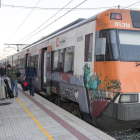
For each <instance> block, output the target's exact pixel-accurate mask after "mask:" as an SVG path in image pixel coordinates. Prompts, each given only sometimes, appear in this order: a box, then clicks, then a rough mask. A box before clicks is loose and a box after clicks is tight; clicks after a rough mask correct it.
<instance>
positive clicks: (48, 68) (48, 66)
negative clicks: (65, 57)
mask: <svg viewBox="0 0 140 140" xmlns="http://www.w3.org/2000/svg"><path fill="white" fill-rule="evenodd" d="M46 71H50V56H49V54H48V53H47V55H46Z"/></svg>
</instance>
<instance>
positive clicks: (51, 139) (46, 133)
mask: <svg viewBox="0 0 140 140" xmlns="http://www.w3.org/2000/svg"><path fill="white" fill-rule="evenodd" d="M16 99H17V101H18V102H19V103H20V105H21V106H22V107H23V108H24V110H25V111H26V112H27V113H28V114H29V116H30V117H31V118H32V119H33V120H34V122H35V123H36V124H37V125H38V127H39V128H40V129H41V130H42V131H43V133H44V134H45V135H46V136H47V137H48V139H49V140H53V138H52V137H51V136H50V135H49V133H48V132H47V131H46V130H45V129H44V128H43V126H42V125H41V124H40V123H39V122H38V120H37V119H36V118H35V117H34V116H33V115H32V114H31V113H30V111H29V110H28V109H27V108H26V107H25V106H24V105H23V103H22V102H21V101H20V100H19V99H18V98H16Z"/></svg>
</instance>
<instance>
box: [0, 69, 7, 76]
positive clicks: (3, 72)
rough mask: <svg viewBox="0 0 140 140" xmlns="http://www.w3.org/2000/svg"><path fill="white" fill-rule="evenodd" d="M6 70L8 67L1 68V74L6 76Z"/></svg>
mask: <svg viewBox="0 0 140 140" xmlns="http://www.w3.org/2000/svg"><path fill="white" fill-rule="evenodd" d="M6 71H7V70H6V68H5V69H4V68H1V72H0V73H1V76H4V75H5V74H6Z"/></svg>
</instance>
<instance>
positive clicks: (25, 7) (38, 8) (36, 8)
mask: <svg viewBox="0 0 140 140" xmlns="http://www.w3.org/2000/svg"><path fill="white" fill-rule="evenodd" d="M1 6H2V7H10V8H21V9H33V8H34V7H27V6H16V5H5V4H1ZM115 7H117V6H111V7H94V8H75V9H74V10H98V9H108V8H115ZM60 9H62V8H44V7H35V8H34V10H60ZM70 9H72V8H63V10H67V11H68V10H70Z"/></svg>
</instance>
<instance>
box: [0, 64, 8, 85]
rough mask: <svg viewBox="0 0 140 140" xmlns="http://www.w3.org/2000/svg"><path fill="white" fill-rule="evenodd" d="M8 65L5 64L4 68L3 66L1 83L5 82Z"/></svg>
mask: <svg viewBox="0 0 140 140" xmlns="http://www.w3.org/2000/svg"><path fill="white" fill-rule="evenodd" d="M6 71H7V70H6V65H3V66H2V68H1V72H0V73H1V85H3V84H4V75H5V74H6Z"/></svg>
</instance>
